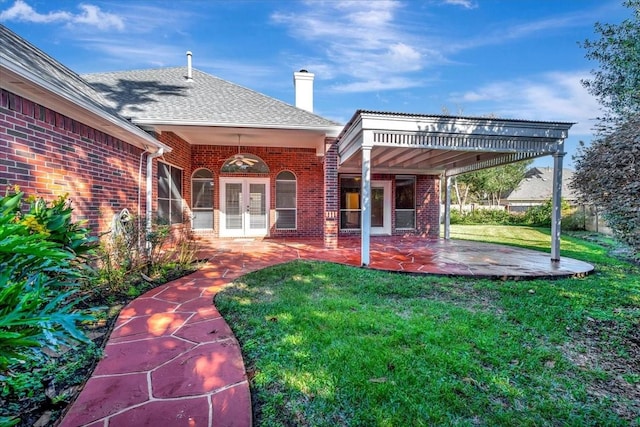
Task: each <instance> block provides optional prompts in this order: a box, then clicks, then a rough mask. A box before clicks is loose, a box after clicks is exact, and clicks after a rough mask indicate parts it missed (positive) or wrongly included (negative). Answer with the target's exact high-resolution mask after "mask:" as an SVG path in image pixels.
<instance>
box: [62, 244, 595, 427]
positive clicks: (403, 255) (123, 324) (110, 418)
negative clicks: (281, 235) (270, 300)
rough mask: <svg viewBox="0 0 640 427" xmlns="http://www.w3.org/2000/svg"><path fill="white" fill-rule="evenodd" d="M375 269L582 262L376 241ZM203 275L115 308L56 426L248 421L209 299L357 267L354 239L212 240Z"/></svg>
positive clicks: (573, 268)
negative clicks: (268, 272) (274, 280)
mask: <svg viewBox="0 0 640 427" xmlns="http://www.w3.org/2000/svg"><path fill="white" fill-rule="evenodd" d="M371 249H372V251H371V266H370V267H371V268H376V269H382V270H391V271H407V272H413V273H436V274H459V275H468V276H477V277H501V278H507V277H517V278H522V277H562V276H574V275H583V274H588V273H589V272H590V271H592V270H593V267H592V266H591V265H589V264H587V263H584V262H581V261H576V260H572V259H569V258H564V259H563V260H562V261H561V263H560V264H552V263H550V261H549V255H548V254H544V253H541V252H535V251H529V250H525V249H518V248H511V247H505V246H499V245H488V244H482V243H475V242H464V241H453V240H452V241H443V240H433V241H425V240H424V239H407V238H404V239H400V238H384V239H373V240H372V245H371ZM200 255H201V256H202V257H205V258H207V259H208V262H207V263H206V265H205V266H204V267H203V268H202V269H200V270H199V271H197V272H195V273H193V274H191V275H189V276H186V277H183V278H181V279H178V280H174V281H172V282H170V283H167V284H165V285H162V286H159V287H157V288H155V289H153V290H151V291H149V292H147V293H146V294H144V295H142V296H141V297H139V298H137V299H135V300H134V301H132V302H131V303H130V304H129V305H127V306H126V307H125V308H124V309H123V310H122V311H121V313H120V315H119V317H118V319H117V320H116V325H115V328H114V330H113V332H112V333H111V336H110V337H109V340H108V342H107V344H106V346H105V350H104V356H103V358H102V359H101V360H100V362H99V363H98V365H97V366H96V368H95V371H94V372H93V375H92V376H91V378H90V379H89V381H88V382H87V383H86V385H85V386H84V388H83V390H82V392H81V393H80V395H79V396H78V398H77V399H76V401H75V402H74V403H73V404H72V406H71V407H70V409H69V410H68V412H67V413H66V415H65V417H64V419H63V420H62V422H61V424H60V425H59V426H60V427H79V426H87V427H98V426H101V427H107V426H109V427H114V426H116V427H117V426H123V427H129V426H135V427H139V426H154V427H155V426H160V427H173V426H187V427H204V426H207V427H214V426H215V427H231V426H238V427H244V426H251V424H252V411H251V396H250V391H249V383H248V380H247V375H246V372H245V368H244V363H243V360H242V354H241V352H240V347H239V345H238V342H237V341H236V339H235V337H234V335H233V333H232V332H231V329H230V328H229V326H228V325H227V323H226V322H225V320H224V319H223V318H222V317H221V316H220V313H218V311H217V310H216V308H215V306H214V305H213V297H214V296H215V294H216V293H217V292H218V291H219V290H220V289H221V288H222V286H224V285H225V284H227V283H229V282H231V281H233V280H234V279H235V278H237V277H239V276H241V275H244V274H246V273H248V272H251V271H255V270H259V269H261V268H265V267H267V266H270V265H275V264H280V263H283V262H287V261H291V260H294V259H300V258H302V259H314V260H324V261H332V262H339V263H344V264H350V265H359V262H360V252H359V240H358V239H343V240H341V244H340V247H339V248H338V249H337V250H328V249H324V247H323V246H322V242H320V241H302V240H287V241H285V240H277V239H274V240H215V241H212V242H209V244H208V245H207V246H206V247H205V248H204V249H203V250H202V251H201V253H200Z"/></svg>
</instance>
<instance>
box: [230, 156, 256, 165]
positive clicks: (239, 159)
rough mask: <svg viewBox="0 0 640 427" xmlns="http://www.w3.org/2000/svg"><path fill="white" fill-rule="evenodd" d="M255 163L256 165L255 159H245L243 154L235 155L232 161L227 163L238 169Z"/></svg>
mask: <svg viewBox="0 0 640 427" xmlns="http://www.w3.org/2000/svg"><path fill="white" fill-rule="evenodd" d="M256 163H258V161H257V160H255V159H251V158H249V157H245V155H244V154H241V153H238V154H236V155H234V156H233V159H231V160H230V161H229V164H230V165H235V166H238V167H245V168H246V167H251V166H253V165H255V164H256Z"/></svg>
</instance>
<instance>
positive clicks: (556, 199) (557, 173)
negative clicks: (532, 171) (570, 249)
mask: <svg viewBox="0 0 640 427" xmlns="http://www.w3.org/2000/svg"><path fill="white" fill-rule="evenodd" d="M565 154H566V153H563V152H556V153H555V154H554V155H553V196H552V202H553V211H552V212H551V262H560V222H561V220H562V159H563V157H564V155H565Z"/></svg>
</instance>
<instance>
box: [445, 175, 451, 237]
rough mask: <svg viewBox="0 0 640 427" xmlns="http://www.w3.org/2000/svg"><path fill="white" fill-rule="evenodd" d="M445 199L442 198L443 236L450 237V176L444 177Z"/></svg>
mask: <svg viewBox="0 0 640 427" xmlns="http://www.w3.org/2000/svg"><path fill="white" fill-rule="evenodd" d="M445 185H446V187H445V188H446V189H445V200H444V238H445V240H449V239H450V238H451V177H450V176H448V177H446V178H445Z"/></svg>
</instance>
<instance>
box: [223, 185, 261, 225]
mask: <svg viewBox="0 0 640 427" xmlns="http://www.w3.org/2000/svg"><path fill="white" fill-rule="evenodd" d="M268 233H269V179H268V178H220V236H221V237H264V236H266V235H267V234H268Z"/></svg>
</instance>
